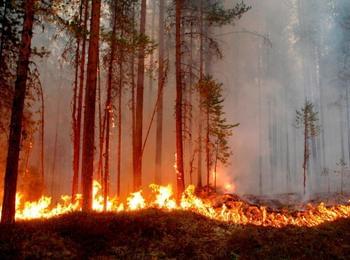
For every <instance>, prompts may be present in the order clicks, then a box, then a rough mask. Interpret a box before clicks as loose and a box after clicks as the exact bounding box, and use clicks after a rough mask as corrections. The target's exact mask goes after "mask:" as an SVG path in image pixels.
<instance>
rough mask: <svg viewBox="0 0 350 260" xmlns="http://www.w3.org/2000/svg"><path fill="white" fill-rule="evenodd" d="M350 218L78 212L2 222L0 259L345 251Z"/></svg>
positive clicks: (308, 255)
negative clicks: (313, 220)
mask: <svg viewBox="0 0 350 260" xmlns="http://www.w3.org/2000/svg"><path fill="white" fill-rule="evenodd" d="M349 256H350V219H342V220H338V221H336V222H333V223H326V224H324V225H321V226H318V227H314V228H298V227H286V228H282V229H276V228H265V227H257V226H238V225H229V224H226V223H222V222H217V221H213V220H209V219H207V218H205V217H203V216H199V215H197V214H194V213H191V212H182V211H175V212H171V213H166V212H163V211H160V210H155V209H148V210H144V211H140V212H135V213H122V214H84V213H73V214H69V215H65V216H62V217H59V218H55V219H51V220H46V221H38V220H37V221H28V222H19V223H17V224H15V225H12V226H6V225H0V259H24V258H25V259H43V258H46V259H47V258H50V259H77V258H78V259H87V258H90V259H101V258H102V259H166V258H172V259H346V258H349Z"/></svg>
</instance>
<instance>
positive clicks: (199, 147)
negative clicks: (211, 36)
mask: <svg viewBox="0 0 350 260" xmlns="http://www.w3.org/2000/svg"><path fill="white" fill-rule="evenodd" d="M199 19H200V23H199V26H200V28H199V31H200V34H199V37H200V39H199V81H202V80H203V71H204V59H203V52H204V49H203V0H200V18H199ZM202 103H203V100H202V96H201V94H199V107H201V106H202ZM202 118H203V111H202V109H199V124H198V180H197V186H198V187H199V188H201V187H202Z"/></svg>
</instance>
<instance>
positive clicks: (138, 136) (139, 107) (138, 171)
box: [133, 0, 146, 191]
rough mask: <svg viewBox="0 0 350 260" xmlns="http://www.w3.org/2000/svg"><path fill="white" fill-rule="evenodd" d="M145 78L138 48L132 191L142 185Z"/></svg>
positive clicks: (143, 20) (142, 26) (142, 50)
mask: <svg viewBox="0 0 350 260" xmlns="http://www.w3.org/2000/svg"><path fill="white" fill-rule="evenodd" d="M145 33H146V0H142V1H141V17H140V34H141V35H145ZM144 77H145V46H140V48H139V54H138V68H137V86H136V88H137V89H136V118H135V121H136V122H135V123H136V125H135V146H134V149H135V158H134V160H135V161H134V185H133V189H134V191H137V190H139V189H140V188H141V185H142V125H143V96H144V95H143V92H144Z"/></svg>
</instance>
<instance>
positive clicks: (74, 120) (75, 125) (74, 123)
mask: <svg viewBox="0 0 350 260" xmlns="http://www.w3.org/2000/svg"><path fill="white" fill-rule="evenodd" d="M82 15H83V1H80V9H79V25H80V24H81V21H82ZM76 40H77V48H76V51H75V77H74V89H73V111H72V128H73V129H72V130H73V176H74V173H75V172H76V171H77V169H76V167H78V168H79V142H78V138H79V137H78V136H77V134H78V133H77V132H78V122H77V111H78V95H79V93H78V91H79V85H78V78H79V63H80V57H79V56H80V44H81V37H80V35H77V39H76ZM78 171H79V170H78ZM73 178H74V177H73ZM72 195H75V194H72Z"/></svg>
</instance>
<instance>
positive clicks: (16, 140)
mask: <svg viewBox="0 0 350 260" xmlns="http://www.w3.org/2000/svg"><path fill="white" fill-rule="evenodd" d="M35 3H36V0H27V1H25V5H24V7H25V10H24V11H25V14H24V20H23V30H22V40H21V46H20V49H19V57H18V63H17V73H16V75H17V78H16V82H15V95H14V98H13V103H12V114H11V123H10V136H9V145H8V153H7V162H6V172H5V187H4V198H3V204H2V215H1V222H2V223H7V224H9V223H13V222H14V221H15V213H16V212H15V210H16V190H17V177H18V161H19V153H20V144H21V136H22V119H23V109H24V99H25V95H26V86H27V78H28V71H29V59H30V55H31V43H32V34H33V32H32V31H33V22H34V14H35V6H34V5H35Z"/></svg>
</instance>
